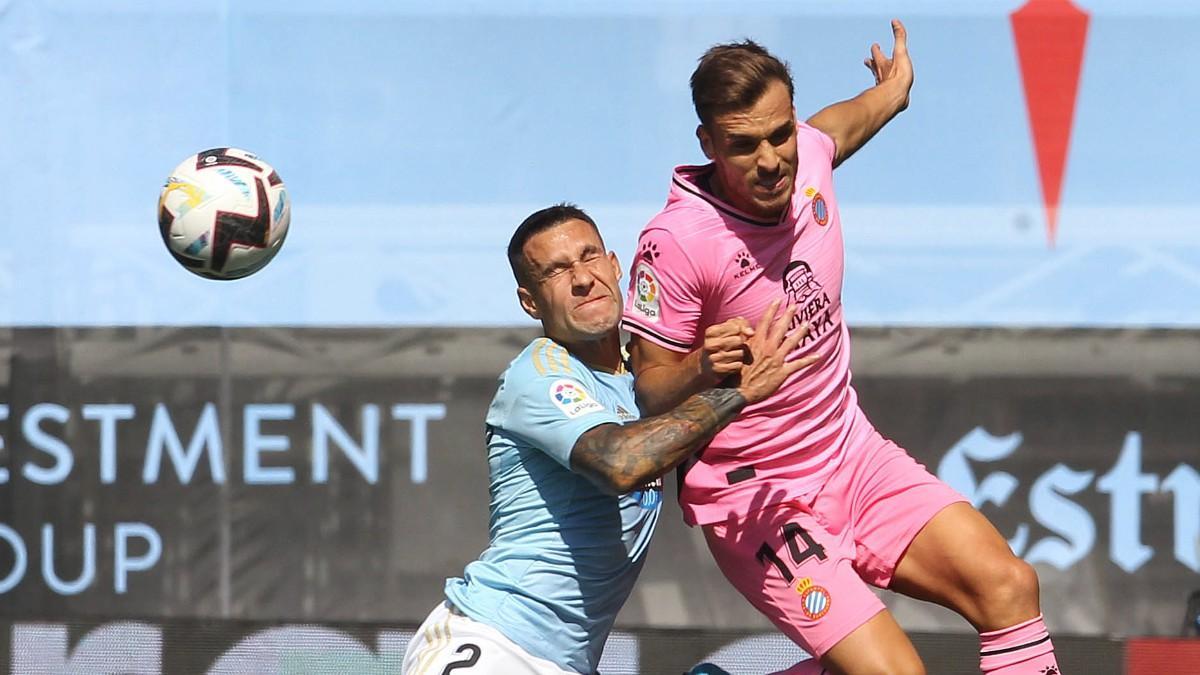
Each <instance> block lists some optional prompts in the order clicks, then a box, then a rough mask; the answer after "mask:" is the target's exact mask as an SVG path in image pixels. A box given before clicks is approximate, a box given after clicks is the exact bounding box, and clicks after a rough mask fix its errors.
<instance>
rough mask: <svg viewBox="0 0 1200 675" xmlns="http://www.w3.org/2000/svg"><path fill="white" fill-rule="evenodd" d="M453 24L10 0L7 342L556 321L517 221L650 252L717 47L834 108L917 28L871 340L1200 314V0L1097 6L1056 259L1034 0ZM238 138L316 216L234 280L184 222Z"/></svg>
mask: <svg viewBox="0 0 1200 675" xmlns="http://www.w3.org/2000/svg"><path fill="white" fill-rule="evenodd" d="M423 4H424V3H417V2H384V1H382V0H374V1H363V0H350V1H347V2H336V3H335V2H315V1H313V0H307V1H299V2H282V1H259V2H239V3H229V2H199V3H191V4H188V5H181V6H172V5H167V4H163V3H155V2H132V1H125V2H117V1H107V2H106V1H91V2H89V1H84V0H72V1H49V0H47V1H45V2H36V1H35V2H29V1H26V2H20V1H18V0H10V1H8V2H4V1H3V0H0V47H3V49H4V52H3V58H0V92H2V97H0V100H2V101H3V103H2V104H0V140H3V148H4V153H3V154H4V160H3V161H2V162H0V324H7V325H41V324H53V325H84V324H86V325H91V324H230V325H246V324H264V323H266V324H289V325H358V324H372V325H435V324H454V325H503V324H523V323H527V322H528V319H527V318H526V317H524V315H523V314H521V312H520V311H519V309H518V307H517V305H516V302H515V295H514V291H513V283H512V281H511V277H510V276H509V272H508V269H507V266H506V263H505V261H504V258H503V254H502V251H503V247H504V244H505V243H506V242H507V239H508V236H509V234H510V233H511V231H512V229H513V227H514V226H515V224H516V223H517V222H519V221H520V219H521V218H522V217H524V216H525V215H526V214H527V213H528V212H529V211H531V210H533V209H535V208H539V207H541V206H544V205H546V204H548V203H550V202H554V201H559V200H563V199H567V200H572V201H576V202H578V203H579V204H581V205H582V206H584V207H585V208H587V209H588V210H589V211H591V212H592V213H593V214H594V215H595V216H596V217H597V219H598V220H599V222H600V224H601V227H602V228H603V230H604V231H605V233H606V235H607V238H608V240H609V241H608V243H609V244H610V246H611V247H612V248H613V249H614V250H616V251H617V253H618V255H620V256H622V257H623V258H627V257H628V256H629V255H630V254H631V253H632V247H633V241H634V239H635V237H636V234H637V231H638V230H639V229H640V227H641V225H642V224H643V223H644V222H645V220H646V219H647V218H649V217H650V216H651V215H652V214H653V213H654V212H655V210H656V209H657V208H658V207H659V206H660V205H661V203H662V201H663V199H664V197H665V194H666V187H667V183H668V178H669V172H670V170H671V167H672V166H674V165H675V164H680V163H695V162H699V161H702V156H701V154H700V152H699V149H698V147H697V146H696V143H695V139H694V136H693V128H694V125H695V118H694V114H693V112H692V111H691V108H690V99H689V94H688V89H687V78H688V76H689V74H690V73H691V70H692V68H693V66H694V63H695V59H696V58H697V56H699V54H700V53H701V52H703V50H704V49H705V48H706V47H707V46H709V45H711V44H712V43H714V42H718V41H724V40H728V39H734V38H740V37H743V36H751V37H754V38H755V39H757V40H759V41H760V42H763V43H764V44H766V45H767V46H768V47H769V48H771V49H772V50H774V51H775V52H776V53H778V54H779V55H780V56H782V57H784V58H786V59H787V60H789V61H790V62H791V65H792V69H793V73H794V76H795V78H796V82H797V95H796V103H797V109H798V111H799V112H800V114H801V115H806V114H808V113H810V112H813V111H815V110H816V109H818V108H820V107H821V106H823V105H824V104H826V103H829V102H832V101H834V100H838V99H842V98H848V97H850V96H853V95H854V94H856V93H857V92H858V91H860V90H861V89H863V88H865V87H866V86H867V85H868V84H869V83H870V79H869V78H870V76H869V74H868V73H867V71H866V69H864V68H863V66H862V64H861V61H862V59H863V57H864V56H865V55H866V53H867V49H868V46H869V45H870V43H871V42H874V41H878V42H880V43H881V44H883V45H884V47H885V49H886V50H887V51H889V52H890V49H891V35H890V30H889V28H888V23H887V22H888V19H889V18H890V17H891V16H892V15H893V14H894V15H896V16H899V17H900V18H902V19H904V20H905V21H906V24H907V26H908V29H909V34H910V49H911V52H912V54H913V58H914V61H915V65H916V72H917V83H916V87H915V89H914V91H913V98H912V105H911V107H910V108H909V110H908V111H907V112H905V113H904V114H903V115H901V116H900V117H899V118H897V119H896V120H895V121H894V122H893V123H892V124H891V125H890V126H889V127H888V128H887V129H885V130H884V132H882V133H881V134H880V136H878V137H877V138H876V139H875V140H874V141H872V142H871V144H870V145H869V146H868V147H867V148H866V149H865V150H863V151H862V152H861V153H860V154H859V155H857V156H856V157H854V158H853V159H852V160H850V161H849V162H848V163H847V164H846V165H845V166H844V167H842V168H841V169H839V170H838V191H839V197H840V200H841V203H842V216H843V222H844V224H845V228H846V232H847V258H848V266H847V284H846V298H845V299H846V303H847V315H848V317H849V319H850V321H851V322H853V323H857V324H927V325H956V324H981V325H996V324H1000V325H1130V326H1149V325H1155V326H1156V325H1167V326H1191V327H1195V326H1200V222H1198V221H1200V191H1198V189H1197V187H1198V184H1200V181H1198V176H1200V133H1197V131H1196V129H1195V120H1196V119H1197V113H1196V112H1195V111H1196V110H1197V109H1198V108H1200V75H1197V73H1196V70H1195V68H1194V65H1193V63H1192V60H1191V59H1189V58H1188V51H1187V45H1189V44H1191V43H1192V41H1193V40H1194V36H1195V35H1197V34H1200V5H1197V3H1194V2H1183V1H1182V0H1179V1H1169V0H1160V1H1157V2H1154V1H1150V2H1146V1H1143V2H1138V3H1134V2H1118V1H1116V0H1104V1H1102V0H1079V2H1077V3H1076V4H1077V5H1078V6H1079V7H1081V8H1083V9H1085V10H1087V11H1088V12H1090V14H1091V23H1090V30H1089V33H1088V39H1087V45H1086V52H1085V63H1084V67H1083V71H1082V76H1081V79H1080V86H1079V95H1078V102H1077V107H1076V113H1075V126H1074V135H1073V137H1072V143H1071V146H1070V154H1069V157H1068V163H1067V169H1066V177H1065V181H1064V183H1063V192H1062V210H1061V216H1060V220H1059V227H1058V239H1057V244H1056V245H1055V246H1054V247H1051V246H1049V245H1048V242H1047V236H1046V231H1045V230H1046V228H1045V218H1044V214H1043V210H1042V203H1041V193H1040V188H1039V183H1038V174H1037V169H1036V160H1035V157H1034V150H1033V144H1032V141H1031V138H1030V132H1029V125H1028V120H1027V115H1026V111H1025V100H1024V94H1023V92H1022V86H1021V78H1020V72H1019V69H1018V66H1017V58H1016V52H1015V48H1014V43H1013V37H1012V31H1011V28H1010V23H1009V19H1008V14H1009V13H1010V12H1011V11H1013V10H1014V9H1016V8H1017V7H1018V6H1019V5H1020V4H1021V3H1020V2H997V1H994V0H975V1H973V2H969V3H962V2H949V1H938V0H929V1H926V2H915V1H909V2H873V1H866V2H863V1H860V2H856V3H853V9H851V10H845V11H843V10H842V9H840V8H841V6H842V5H847V4H851V3H807V2H805V3H793V5H795V6H792V7H783V8H781V7H779V5H780V4H781V3H778V2H757V1H755V2H745V1H742V2H723V1H722V2H717V1H707V2H695V1H692V2H682V1H679V0H672V1H667V0H663V1H660V2H631V1H615V2H614V1H609V2H598V1H592V0H587V1H582V2H568V1H565V0H564V1H562V2H549V1H536V2H535V1H533V0H525V1H520V2H518V1H513V2H478V1H476V2H457V3H443V6H442V7H441V8H440V9H435V10H430V9H427V8H424V7H423V6H422V5H423ZM817 5H819V6H817ZM834 6H836V7H838V8H839V9H836V10H835V9H831V8H832V7H834ZM221 145H233V146H237V147H243V148H246V149H248V150H252V151H254V152H256V153H258V154H259V155H261V156H262V157H263V158H265V159H266V160H267V161H269V162H271V163H272V164H274V165H275V167H276V168H277V169H278V170H279V172H280V174H281V175H282V176H283V178H284V180H285V181H286V182H287V184H288V188H289V192H290V194H291V195H292V199H293V209H294V212H293V220H292V231H291V233H290V235H289V238H288V242H287V244H286V246H285V247H284V249H283V251H282V252H281V254H280V255H279V257H278V258H277V259H276V260H275V261H274V262H272V263H271V265H270V266H268V267H267V268H266V269H265V270H264V271H263V272H261V273H259V274H257V275H255V276H254V277H251V278H249V279H246V280H243V281H239V282H234V283H216V282H210V281H205V280H202V279H199V278H194V277H192V275H190V274H188V273H186V272H184V271H183V270H182V269H181V268H179V267H178V266H177V265H176V264H175V263H174V262H173V261H172V260H171V258H170V257H169V256H168V255H167V254H166V253H165V251H164V250H163V247H162V243H161V241H160V239H159V236H158V232H157V228H156V222H155V213H154V207H155V202H156V198H157V195H158V190H159V188H160V186H161V184H162V181H163V179H164V178H165V177H166V175H167V173H168V172H169V171H170V169H171V168H172V167H173V166H175V164H177V163H178V162H179V161H180V160H182V159H183V158H184V157H186V156H187V155H189V154H191V153H193V152H196V151H198V150H201V149H204V148H207V147H213V146H221Z"/></svg>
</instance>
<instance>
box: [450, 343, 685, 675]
mask: <svg viewBox="0 0 1200 675" xmlns="http://www.w3.org/2000/svg"><path fill="white" fill-rule="evenodd" d="M634 419H637V407H636V405H635V403H634V398H633V376H632V375H630V374H628V373H624V372H622V373H620V374H610V373H605V372H599V371H594V370H592V369H590V368H588V367H587V366H586V365H584V364H583V362H581V361H579V360H578V359H575V358H574V357H572V356H571V355H570V354H569V353H568V352H567V350H566V349H563V348H562V347H561V346H559V345H558V344H556V343H555V342H553V341H552V340H550V339H547V338H538V339H537V340H534V341H533V342H532V343H530V345H529V346H528V347H526V348H525V350H524V351H523V352H521V354H520V355H519V356H517V358H516V359H514V360H513V362H512V363H511V364H510V365H509V367H508V370H506V371H505V372H504V374H503V375H501V376H500V389H499V391H497V392H496V397H495V398H494V399H493V400H492V405H491V407H490V408H489V410H488V415H487V445H488V470H489V473H490V477H491V478H490V482H491V486H490V492H491V526H490V534H491V544H490V545H489V546H488V548H487V550H485V551H484V552H483V555H481V556H480V558H479V560H477V561H475V562H473V563H471V564H469V565H467V569H466V571H465V573H464V574H463V577H464V578H462V579H459V578H454V579H449V580H447V581H446V597H447V598H448V599H449V600H450V602H451V603H452V604H453V605H454V606H455V607H457V608H458V609H459V610H460V611H461V612H462V613H463V614H466V615H467V616H469V617H471V618H472V619H475V620H476V621H480V622H483V623H486V624H488V625H490V626H493V627H494V628H496V629H498V630H499V631H501V632H502V633H504V634H505V635H506V636H507V637H508V638H509V639H510V640H512V641H513V642H515V643H517V644H518V645H520V646H521V647H522V648H524V649H525V650H526V651H527V652H529V653H530V654H533V655H534V656H539V657H541V658H544V659H547V660H549V661H553V662H554V663H556V664H558V665H559V666H561V667H562V668H564V669H566V670H573V671H577V672H580V673H594V672H596V667H597V664H598V663H599V662H600V652H601V651H602V650H603V649H604V642H605V640H607V638H608V633H609V631H610V630H611V629H612V625H613V620H614V619H615V618H616V616H617V612H618V611H619V610H620V609H621V605H623V604H625V599H626V598H628V597H629V592H630V590H632V588H633V582H634V580H635V579H636V578H637V575H638V572H639V571H641V568H642V563H643V562H644V561H645V556H646V547H647V545H648V543H649V541H650V535H651V534H652V533H653V531H654V525H655V523H656V522H657V521H658V513H659V508H660V507H661V502H662V487H661V486H662V483H661V481H658V482H657V485H656V487H654V488H651V489H648V490H642V491H638V492H635V493H632V494H630V495H624V496H621V497H613V496H611V495H606V494H604V493H603V492H601V491H600V489H599V488H597V487H596V486H595V485H594V484H593V483H592V482H591V481H589V480H588V479H587V478H584V477H583V476H581V475H579V474H577V473H574V472H573V471H571V468H570V467H571V463H570V462H571V449H572V447H574V445H575V441H576V440H577V439H578V438H579V437H580V436H581V435H582V434H583V433H584V432H585V431H587V430H588V429H591V428H593V427H595V426H597V425H600V424H622V423H625V422H628V421H630V420H634Z"/></svg>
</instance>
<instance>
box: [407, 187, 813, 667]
mask: <svg viewBox="0 0 1200 675" xmlns="http://www.w3.org/2000/svg"><path fill="white" fill-rule="evenodd" d="M508 258H509V262H510V264H511V265H512V268H513V274H514V275H515V276H516V279H517V283H518V285H519V287H518V289H517V295H518V298H519V300H520V302H521V307H522V308H523V309H524V310H525V312H526V313H528V314H529V315H530V316H531V317H533V318H534V319H537V320H539V321H541V323H542V327H543V330H544V333H545V337H540V338H538V339H536V340H534V341H533V342H532V343H530V344H529V346H527V347H526V348H525V349H524V350H523V351H522V352H521V353H520V354H519V355H518V356H517V358H515V359H514V360H513V361H512V363H511V364H510V365H509V367H508V370H506V371H505V372H504V374H503V375H501V376H500V386H499V390H498V391H497V392H496V397H495V398H494V399H493V400H492V405H491V407H490V408H489V410H488V414H487V431H486V434H487V436H486V437H487V447H488V469H489V473H490V477H491V486H490V492H491V526H490V537H491V543H490V545H489V546H488V548H487V550H485V551H484V552H483V554H482V555H481V556H480V558H479V560H476V561H475V562H472V563H471V564H469V565H467V568H466V571H465V573H464V574H463V577H462V578H454V579H449V580H448V581H447V582H446V602H444V603H442V604H440V605H439V606H438V607H436V608H434V610H433V612H432V613H431V614H430V615H429V617H428V618H427V619H426V620H425V623H424V624H422V626H421V627H420V629H418V631H417V634H416V636H415V637H414V638H413V640H412V642H411V643H410V644H409V647H408V651H407V653H406V654H405V656H404V672H405V673H407V674H410V675H416V674H423V673H431V674H433V675H450V674H451V673H461V675H477V674H482V673H496V674H501V673H502V674H503V675H521V674H537V675H543V674H555V675H561V674H563V673H584V674H591V673H595V672H596V669H597V664H598V663H599V662H600V653H601V651H602V650H603V648H604V643H605V640H606V639H607V638H608V634H609V631H610V630H611V629H612V625H613V621H614V619H615V618H616V616H617V612H618V611H619V610H620V609H621V605H622V604H624V602H625V599H626V598H628V597H629V593H630V590H631V589H632V587H633V583H634V581H635V579H636V578H637V575H638V572H639V571H640V570H641V568H642V563H643V562H644V561H645V556H646V548H647V545H648V543H649V540H650V535H651V534H652V533H653V531H654V525H655V523H656V522H657V521H658V513H659V508H660V506H661V497H662V492H661V491H662V482H661V480H659V478H660V476H662V475H663V474H664V473H665V472H667V471H669V470H670V469H671V468H673V467H675V466H676V465H678V464H679V463H680V462H682V461H683V460H684V459H686V458H687V457H688V456H689V455H690V454H691V453H692V452H693V451H695V450H696V449H697V448H698V447H700V446H701V445H702V444H703V443H704V442H705V441H706V440H707V439H708V438H710V437H711V436H712V434H713V433H715V432H716V431H717V430H718V429H720V428H721V427H723V426H724V425H726V424H728V423H729V422H730V421H731V420H732V419H733V418H734V417H735V416H736V415H737V413H738V412H739V411H740V410H741V409H742V408H744V407H745V406H746V405H748V404H750V403H754V402H756V401H760V400H762V399H763V398H765V397H766V396H767V395H768V394H770V393H772V392H773V391H775V390H776V389H777V388H778V387H779V385H780V384H781V383H782V382H783V381H784V380H785V379H786V378H787V377H788V376H789V375H790V374H792V373H794V372H795V371H797V370H799V369H800V368H802V367H804V366H806V365H808V364H809V363H811V362H812V360H811V359H798V360H793V361H788V360H787V359H786V356H787V355H788V353H790V352H791V351H792V350H793V349H794V348H795V346H796V345H797V344H798V343H799V341H800V340H801V339H803V337H804V335H805V332H806V330H807V327H806V326H805V327H803V328H801V329H799V330H797V331H795V332H794V333H792V334H791V335H785V333H786V330H787V326H788V324H789V322H790V321H791V319H792V316H793V314H794V312H793V311H788V312H785V313H784V314H783V315H781V316H780V317H779V318H778V320H777V321H775V320H774V318H775V317H774V314H775V312H776V310H777V309H778V307H777V305H776V306H773V307H772V308H770V309H769V310H768V311H767V314H766V315H765V316H764V317H763V320H762V321H760V322H759V324H758V325H757V326H756V327H753V328H752V327H751V326H749V325H748V324H747V323H746V322H745V321H744V320H742V319H732V320H730V321H728V322H726V323H725V324H720V325H718V326H713V327H712V328H711V329H710V331H709V333H707V334H706V338H705V348H704V354H705V358H704V359H702V360H701V361H700V365H699V367H702V368H706V369H708V370H710V371H711V372H714V373H719V374H724V375H734V376H736V378H737V379H736V386H729V387H724V388H714V389H709V390H707V391H703V392H701V393H699V394H696V395H695V396H692V397H690V398H688V399H687V400H684V401H682V402H680V403H679V404H678V406H677V407H675V408H674V409H672V410H671V411H669V412H667V413H665V414H663V415H659V416H656V417H650V418H646V419H643V420H638V419H637V417H638V414H637V407H636V404H635V402H634V394H633V376H632V375H631V374H630V373H628V372H627V371H626V370H625V366H624V362H623V359H622V355H621V345H620V334H619V331H618V329H617V325H618V322H619V321H620V318H621V309H622V297H623V295H624V293H623V292H622V290H621V289H620V288H619V287H618V284H619V281H620V277H621V266H620V264H619V263H618V261H617V259H616V256H615V255H613V254H612V253H610V252H607V251H606V249H605V247H604V242H603V240H602V239H601V237H600V232H599V230H598V229H597V227H596V224H595V222H594V221H593V220H592V219H591V218H590V217H589V216H588V215H587V214H586V213H584V212H583V211H582V210H580V209H578V208H577V207H574V206H572V205H567V204H562V205H558V206H552V207H549V208H546V209H542V210H541V211H538V212H536V213H534V214H533V215H531V216H529V217H528V218H526V219H525V221H524V222H523V223H521V225H520V227H518V228H517V231H516V233H515V234H514V235H513V238H512V241H511V242H510V243H509V247H508ZM746 337H749V343H748V344H749V352H750V354H752V355H753V357H752V358H750V356H749V355H748V354H746V353H745V352H744V351H743V350H742V348H741V347H737V348H734V349H730V348H728V347H727V345H728V344H730V343H736V344H742V340H743V339H745V338H746ZM651 481H653V483H651Z"/></svg>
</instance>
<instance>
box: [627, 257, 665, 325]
mask: <svg viewBox="0 0 1200 675" xmlns="http://www.w3.org/2000/svg"><path fill="white" fill-rule="evenodd" d="M659 290H660V289H659V287H658V279H656V278H655V277H654V270H652V269H650V266H649V265H646V264H645V263H643V264H640V265H638V267H637V272H635V273H634V275H633V296H634V297H633V309H634V310H636V311H637V312H638V313H639V314H641V315H642V316H644V317H646V318H647V319H649V320H650V321H651V322H652V323H658V317H659V315H660V312H659V310H658V296H659Z"/></svg>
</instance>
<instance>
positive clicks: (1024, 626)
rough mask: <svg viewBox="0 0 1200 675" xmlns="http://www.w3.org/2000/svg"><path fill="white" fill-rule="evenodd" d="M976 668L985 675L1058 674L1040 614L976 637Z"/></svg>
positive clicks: (1052, 649)
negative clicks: (977, 651)
mask: <svg viewBox="0 0 1200 675" xmlns="http://www.w3.org/2000/svg"><path fill="white" fill-rule="evenodd" d="M979 667H980V668H981V669H982V670H983V672H984V673H985V674H986V675H1061V673H1059V672H1058V662H1057V661H1055V660H1054V645H1052V644H1051V643H1050V634H1049V633H1047V632H1046V624H1045V623H1043V622H1042V615H1041V614H1039V615H1037V616H1036V617H1034V618H1032V619H1030V620H1028V621H1025V622H1022V623H1019V624H1017V625H1015V626H1009V627H1008V628H1001V629H1000V630H994V631H989V632H987V633H980V634H979Z"/></svg>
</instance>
